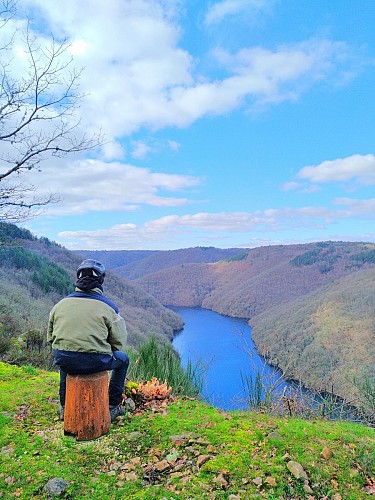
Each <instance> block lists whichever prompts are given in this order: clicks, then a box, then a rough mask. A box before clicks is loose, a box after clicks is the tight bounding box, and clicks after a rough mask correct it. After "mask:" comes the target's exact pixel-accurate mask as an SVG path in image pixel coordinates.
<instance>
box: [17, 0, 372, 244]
mask: <svg viewBox="0 0 375 500" xmlns="http://www.w3.org/2000/svg"><path fill="white" fill-rule="evenodd" d="M23 11H24V12H26V13H27V14H28V16H29V17H31V18H32V19H33V23H32V25H31V27H32V29H33V30H34V32H35V35H36V36H37V37H41V38H42V37H43V36H45V34H46V33H50V32H53V33H54V34H55V35H56V36H58V37H61V36H64V37H66V38H67V39H68V40H69V41H70V43H71V47H70V51H71V53H72V54H73V56H74V64H76V65H77V66H78V67H82V66H83V67H84V72H83V75H82V78H81V89H82V91H83V92H85V93H86V98H85V100H84V101H83V102H82V106H81V109H80V112H81V126H82V127H83V128H85V129H86V130H89V131H91V130H94V129H96V128H99V127H101V129H102V131H103V132H104V133H105V135H106V139H107V141H108V142H107V143H106V145H105V146H104V147H103V148H101V149H100V150H98V151H95V152H94V153H90V155H86V156H81V157H67V158H65V159H63V160H60V161H57V160H53V161H52V160H51V161H46V162H44V163H43V165H42V172H40V173H37V174H32V173H30V175H29V178H28V180H30V181H32V182H33V183H34V184H35V185H37V186H38V189H39V191H40V192H41V193H47V192H51V191H52V192H56V193H59V196H60V198H61V202H60V203H59V204H53V205H51V206H50V207H49V208H48V210H47V211H46V212H45V213H44V214H43V215H41V216H39V217H38V218H36V219H34V220H31V221H28V222H27V223H25V224H24V225H25V227H28V228H29V229H30V230H31V231H32V232H34V233H35V234H37V235H38V236H41V235H44V236H47V237H48V238H50V239H53V240H55V241H58V242H59V243H61V244H63V245H64V246H66V247H68V248H71V249H162V250H165V249H175V248H185V247H190V246H217V247H223V248H224V247H254V246H260V245H269V244H280V243H282V244H288V243H294V242H309V241H321V240H347V241H371V242H374V241H375V235H374V218H375V150H374V137H375V121H374V117H375V98H374V97H375V95H374V94H375V30H374V29H373V26H374V22H375V2H374V1H373V0H361V1H360V2H350V1H347V0H324V1H323V0H313V1H310V0H309V1H308V0H218V1H208V2H207V1H204V0H199V1H198V0H190V1H183V0H177V1H176V0H175V1H172V0H131V1H130V0H129V1H128V0H111V1H108V2H99V1H98V0H82V1H80V2H76V1H75V0H65V1H64V2H61V5H60V6H59V5H57V4H55V2H50V1H48V0H21V1H20V3H19V18H18V19H17V20H15V21H14V22H17V23H19V24H20V25H21V26H22V24H23V23H24V16H23V14H22V12H23ZM41 27H42V28H41Z"/></svg>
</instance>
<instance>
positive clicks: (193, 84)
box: [20, 0, 354, 141]
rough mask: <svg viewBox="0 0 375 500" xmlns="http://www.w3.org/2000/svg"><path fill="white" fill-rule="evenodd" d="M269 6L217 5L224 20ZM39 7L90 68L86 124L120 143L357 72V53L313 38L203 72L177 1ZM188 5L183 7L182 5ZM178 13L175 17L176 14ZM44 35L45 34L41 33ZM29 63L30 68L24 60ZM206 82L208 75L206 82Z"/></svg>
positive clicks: (251, 52)
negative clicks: (184, 43)
mask: <svg viewBox="0 0 375 500" xmlns="http://www.w3.org/2000/svg"><path fill="white" fill-rule="evenodd" d="M268 3H269V2H266V1H265V0H264V1H263V0H252V1H250V0H247V1H244V0H231V2H229V1H223V2H218V3H216V4H214V5H213V7H212V10H211V15H213V13H214V12H216V18H217V19H218V18H219V17H220V16H222V15H224V13H225V12H227V13H230V12H234V11H238V10H241V9H245V8H246V9H250V8H253V9H260V8H263V7H265V6H266V5H267V4H268ZM23 4H24V5H28V6H29V7H31V8H33V9H36V8H37V12H36V15H37V18H38V19H39V20H40V24H39V25H42V26H44V27H45V29H46V31H48V32H49V31H52V32H54V33H57V34H58V35H61V36H66V37H67V39H68V40H69V41H70V42H71V43H72V46H71V52H72V54H74V56H75V59H74V61H75V64H76V65H77V66H79V67H80V66H82V67H84V71H83V74H82V78H81V82H80V83H81V90H82V91H83V92H84V93H86V94H87V97H86V98H85V100H84V101H83V102H82V107H81V113H82V124H83V126H85V127H86V128H88V129H90V130H91V129H93V128H97V127H101V128H102V130H103V132H104V133H105V134H106V135H107V137H108V138H109V139H110V140H111V139H114V140H117V141H118V140H119V139H121V138H124V137H126V136H129V135H130V134H132V133H133V132H135V131H138V130H139V129H141V128H142V127H146V128H149V129H150V130H155V129H160V128H163V127H167V126H177V127H186V126H188V125H190V124H191V123H193V122H194V121H195V120H198V119H200V118H202V117H204V116H207V115H220V114H223V113H226V112H228V111H232V110H234V109H237V108H240V107H242V106H246V107H249V106H254V105H256V104H259V103H268V104H270V103H273V104H277V103H279V102H282V101H285V100H294V99H297V98H298V97H299V95H300V94H301V93H302V92H303V91H305V90H306V89H307V88H309V86H311V85H313V84H314V83H316V82H317V81H320V80H323V79H326V78H329V77H330V76H332V74H333V75H336V77H337V79H340V75H342V73H343V72H345V71H347V70H348V68H350V66H351V62H352V60H353V59H354V58H351V56H350V55H349V54H348V52H349V50H348V47H347V46H346V45H345V44H344V43H341V42H335V41H330V40H309V41H305V42H303V43H299V44H294V45H289V46H280V47H276V48H274V49H273V50H270V49H263V48H261V47H250V48H245V49H242V50H239V51H238V52H237V53H235V54H228V53H226V52H223V51H222V52H217V54H216V55H217V64H218V65H219V66H220V68H219V69H222V67H223V65H225V68H226V70H227V73H228V76H227V77H226V78H222V79H218V80H216V79H213V78H211V77H210V75H209V74H206V75H205V74H203V75H199V76H197V75H196V68H195V61H194V59H193V57H192V56H191V55H190V54H189V53H188V52H187V51H186V50H184V49H182V48H181V47H180V46H179V43H180V37H181V33H180V28H179V26H178V25H177V24H176V19H175V18H174V17H171V15H172V14H171V10H170V9H171V6H172V5H173V2H171V1H169V0H161V1H159V2H157V1H156V0H133V1H129V2H125V1H123V0H111V2H104V3H103V2H102V3H100V2H97V1H96V0H83V1H81V2H76V1H75V0H66V1H64V2H60V3H58V2H47V1H45V0H23ZM179 8H180V9H181V8H182V7H181V5H180V4H179ZM173 15H175V14H173ZM39 35H40V34H39ZM20 64H21V63H20ZM202 77H203V78H202Z"/></svg>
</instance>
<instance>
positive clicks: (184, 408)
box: [0, 363, 375, 500]
mask: <svg viewBox="0 0 375 500" xmlns="http://www.w3.org/2000/svg"><path fill="white" fill-rule="evenodd" d="M57 391H58V374H56V373H51V372H44V371H39V370H36V369H35V368H30V367H24V368H19V367H14V366H10V365H6V364H4V363H0V394H1V398H0V497H3V498H22V499H43V498H47V496H46V494H45V493H44V491H43V488H44V485H45V484H46V483H47V481H48V480H49V479H51V478H53V477H59V478H64V479H66V480H68V481H69V487H68V491H67V493H66V496H65V498H71V499H73V498H74V499H83V498H87V499H98V500H102V499H103V498H105V499H123V498H131V499H142V500H148V499H150V500H151V499H162V498H166V499H168V500H171V499H172V498H173V499H176V498H179V499H201V498H207V499H211V498H215V499H230V498H232V499H233V500H235V499H236V498H241V499H245V498H257V496H254V495H258V496H259V495H260V496H259V498H266V499H269V500H271V499H272V500H276V499H291V498H298V499H305V498H306V499H308V498H310V499H311V498H313V499H322V498H327V499H333V498H335V497H334V495H341V498H342V499H343V500H360V499H369V498H370V495H369V494H368V493H366V492H365V491H364V487H365V486H366V480H369V479H370V478H371V477H372V475H373V471H374V469H375V456H374V453H375V430H374V429H371V428H369V427H365V426H361V425H358V424H352V423H347V422H345V423H344V422H327V421H323V420H315V421H307V420H302V419H296V418H275V417H274V416H271V415H267V414H261V413H256V412H248V413H245V412H230V413H224V412H220V411H218V410H217V409H215V408H213V407H211V406H208V405H207V404H204V403H202V402H200V401H197V400H192V399H189V398H180V399H176V400H175V401H174V402H173V403H172V404H171V405H170V406H169V407H167V408H161V410H160V411H159V412H153V411H152V410H150V411H149V412H148V413H143V414H141V415H138V416H132V418H126V419H125V420H124V425H123V426H112V427H111V430H110V432H109V433H108V434H107V435H106V436H103V437H101V438H100V439H97V440H95V441H89V442H81V443H79V442H76V441H75V440H73V439H71V438H69V437H66V436H64V434H63V424H62V423H61V422H60V421H58V420H57V407H58V406H57V400H56V397H57ZM271 433H273V434H271ZM176 436H179V437H176ZM324 447H328V448H329V449H330V450H331V452H332V456H331V457H329V458H326V459H325V458H323V457H322V456H321V452H322V450H323V448H324ZM203 455H208V456H209V459H208V460H207V461H206V462H205V463H204V464H203V465H202V466H201V467H198V465H197V463H198V460H199V457H202V456H203ZM163 460H169V463H170V465H169V468H168V469H167V470H165V471H164V472H161V471H158V469H159V468H160V467H161V466H160V464H163V463H165V462H163ZM290 460H294V461H297V462H299V463H300V464H301V465H302V466H303V468H304V470H305V471H306V473H307V475H308V477H309V481H308V486H309V487H310V488H311V489H312V493H308V492H306V491H305V490H306V485H305V483H304V481H303V480H301V479H295V478H294V477H293V476H292V475H291V473H290V472H289V470H288V468H287V463H288V461H290ZM257 478H258V479H257ZM259 478H261V485H260V486H257V485H256V484H255V483H254V482H253V480H254V479H255V480H256V482H258V483H259V481H260V480H259ZM267 478H268V479H267ZM270 478H271V479H270ZM304 488H305V489H304ZM231 495H232V497H231ZM233 495H234V496H233ZM336 498H339V497H338V496H336Z"/></svg>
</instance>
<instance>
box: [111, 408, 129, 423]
mask: <svg viewBox="0 0 375 500" xmlns="http://www.w3.org/2000/svg"><path fill="white" fill-rule="evenodd" d="M109 413H110V415H111V422H112V423H113V422H116V419H117V418H118V417H123V416H124V415H125V408H124V407H123V406H121V404H119V405H117V406H110V407H109Z"/></svg>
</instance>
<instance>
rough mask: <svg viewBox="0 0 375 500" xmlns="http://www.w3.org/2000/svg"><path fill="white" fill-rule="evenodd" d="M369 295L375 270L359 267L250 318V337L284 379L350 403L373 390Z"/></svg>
mask: <svg viewBox="0 0 375 500" xmlns="http://www.w3.org/2000/svg"><path fill="white" fill-rule="evenodd" d="M374 291H375V267H372V268H370V269H362V270H360V271H357V272H355V273H352V274H350V275H348V276H345V277H343V278H341V279H339V280H337V281H335V282H334V283H331V284H330V285H327V286H325V287H323V288H320V289H319V290H315V291H314V292H312V293H310V294H308V295H306V296H304V297H302V298H300V299H296V300H294V301H292V302H289V303H286V304H285V303H284V304H281V305H278V306H275V307H272V308H270V309H268V310H267V311H265V312H264V313H262V314H260V315H259V316H256V317H255V318H254V319H253V320H252V325H253V339H254V341H255V343H256V345H257V347H258V349H259V351H260V352H261V354H263V355H265V356H266V357H267V359H269V361H270V362H271V363H272V364H275V365H277V366H280V367H281V369H282V370H283V371H284V373H286V374H287V375H288V376H289V377H292V378H295V379H298V380H303V381H304V382H305V383H306V384H307V385H308V386H309V387H313V388H315V389H317V390H329V391H332V392H334V393H335V394H339V395H342V396H345V397H346V398H347V399H349V400H350V401H353V400H354V401H356V400H358V395H363V393H364V392H365V390H364V389H365V386H366V385H368V389H370V390H372V391H374V389H375V293H374ZM358 387H362V390H360V391H358ZM371 387H372V389H371ZM374 396H375V394H374V393H373V396H372V397H373V402H374ZM363 404H364V405H366V404H367V403H366V401H363ZM372 411H375V408H373V409H372Z"/></svg>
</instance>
